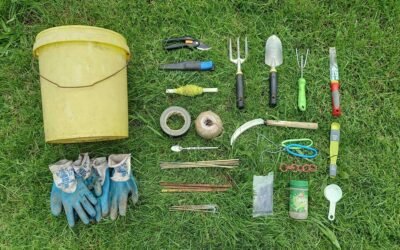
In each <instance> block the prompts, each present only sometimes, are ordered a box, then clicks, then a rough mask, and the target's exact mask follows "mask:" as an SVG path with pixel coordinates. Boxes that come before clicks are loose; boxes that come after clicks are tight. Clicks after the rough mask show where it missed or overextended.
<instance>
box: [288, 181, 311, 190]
mask: <svg viewBox="0 0 400 250" xmlns="http://www.w3.org/2000/svg"><path fill="white" fill-rule="evenodd" d="M290 187H293V188H308V181H296V180H293V181H290Z"/></svg>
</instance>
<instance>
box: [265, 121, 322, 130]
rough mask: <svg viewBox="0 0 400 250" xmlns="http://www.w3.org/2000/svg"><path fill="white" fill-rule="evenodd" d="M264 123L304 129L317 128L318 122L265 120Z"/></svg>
mask: <svg viewBox="0 0 400 250" xmlns="http://www.w3.org/2000/svg"><path fill="white" fill-rule="evenodd" d="M265 125H268V126H278V127H288V128H304V129H317V128H318V123H314V122H288V121H275V120H266V121H265Z"/></svg>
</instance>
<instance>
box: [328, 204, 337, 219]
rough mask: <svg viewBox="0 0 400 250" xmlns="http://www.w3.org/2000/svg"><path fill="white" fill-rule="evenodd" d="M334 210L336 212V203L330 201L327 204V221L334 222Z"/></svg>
mask: <svg viewBox="0 0 400 250" xmlns="http://www.w3.org/2000/svg"><path fill="white" fill-rule="evenodd" d="M335 210H336V202H333V201H331V202H330V203H329V213H328V220H330V221H334V220H335Z"/></svg>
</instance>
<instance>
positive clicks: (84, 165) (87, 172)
mask: <svg viewBox="0 0 400 250" xmlns="http://www.w3.org/2000/svg"><path fill="white" fill-rule="evenodd" d="M72 166H73V168H74V171H75V174H76V176H79V177H82V179H83V180H85V184H86V186H87V187H88V188H89V189H92V186H93V182H94V178H93V175H92V165H91V162H90V158H89V154H88V153H84V154H79V157H78V160H76V161H74V162H73V163H72Z"/></svg>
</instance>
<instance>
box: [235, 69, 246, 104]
mask: <svg viewBox="0 0 400 250" xmlns="http://www.w3.org/2000/svg"><path fill="white" fill-rule="evenodd" d="M236 106H237V108H238V109H242V108H244V76H243V73H238V74H236Z"/></svg>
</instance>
